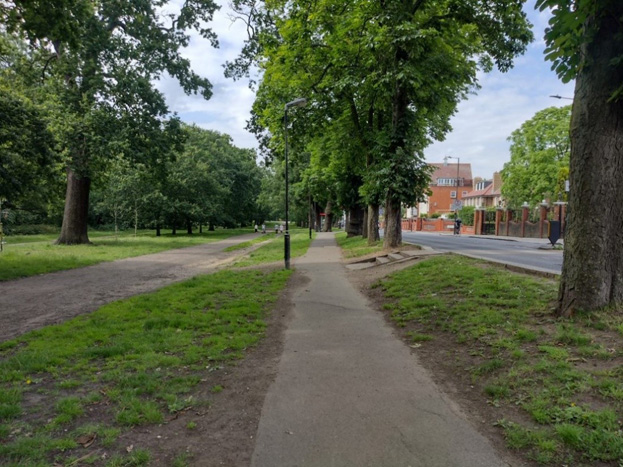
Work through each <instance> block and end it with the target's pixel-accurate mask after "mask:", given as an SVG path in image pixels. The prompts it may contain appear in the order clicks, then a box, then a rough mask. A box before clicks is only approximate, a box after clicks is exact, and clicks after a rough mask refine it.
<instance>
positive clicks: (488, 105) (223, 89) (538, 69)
mask: <svg viewBox="0 0 623 467" xmlns="http://www.w3.org/2000/svg"><path fill="white" fill-rule="evenodd" d="M217 1H218V3H219V4H220V5H221V6H222V7H221V10H220V11H219V12H217V13H216V14H215V17H214V21H213V22H212V23H211V24H210V27H211V28H212V30H213V31H214V32H215V33H216V34H217V35H218V38H219V42H220V47H219V48H218V49H215V48H213V47H212V46H211V45H210V43H209V42H208V41H205V40H203V39H201V38H200V37H197V36H193V38H192V40H191V42H190V45H189V47H188V48H186V49H185V50H184V52H183V55H184V56H185V57H186V58H188V59H189V60H190V61H191V64H192V67H193V69H194V70H195V72H196V73H198V74H199V75H201V76H204V77H207V78H208V79H209V80H210V82H211V83H212V85H213V96H212V98H211V99H210V100H207V101H206V100H205V99H203V98H202V97H200V96H198V95H191V96H186V95H185V94H184V92H183V91H182V89H181V88H180V87H179V85H178V84H177V82H176V81H175V80H173V79H171V78H169V77H164V78H163V79H161V80H160V81H159V82H158V83H157V87H158V89H159V90H160V91H161V92H163V94H164V95H165V97H166V99H167V103H168V105H169V107H170V110H171V111H172V112H176V113H177V114H178V115H179V116H180V118H181V119H182V120H183V121H185V122H187V123H194V124H196V125H197V126H200V127H202V128H206V129H210V130H216V131H219V132H221V133H226V134H228V135H230V136H231V137H232V139H233V143H234V145H236V146H238V147H241V148H257V142H256V140H255V137H254V136H253V135H252V134H251V133H249V132H247V131H246V130H245V129H244V127H245V125H246V121H247V120H248V119H249V118H250V111H251V106H252V104H253V100H254V93H253V91H252V90H251V89H249V86H248V81H247V80H240V81H233V80H231V79H228V78H225V76H224V74H223V70H224V69H223V64H224V63H225V62H226V61H227V60H233V59H235V57H236V56H237V55H238V53H239V52H240V49H241V48H242V44H243V41H244V39H245V37H246V29H245V26H244V24H243V23H242V22H241V21H237V22H234V23H232V20H231V13H230V11H229V9H228V7H227V1H226V0H217ZM177 2H178V3H179V0H177ZM174 3H175V2H174ZM524 10H525V11H526V12H527V14H528V18H529V19H530V22H531V23H532V24H533V32H534V36H535V40H534V42H532V43H531V44H530V45H529V46H528V50H527V51H526V53H525V54H524V55H523V56H520V57H517V58H516V59H515V67H514V68H513V69H512V70H510V71H509V72H507V73H500V72H498V71H493V72H491V73H488V74H484V73H481V74H480V75H479V83H480V86H481V89H480V90H479V91H478V92H477V94H476V95H470V96H469V98H468V99H467V100H465V101H463V102H461V103H460V104H459V106H458V109H457V112H456V114H455V115H454V117H452V119H451V121H450V123H451V125H452V127H453V130H452V132H450V133H448V135H447V136H446V139H445V141H443V142H435V143H433V144H432V145H431V146H429V148H428V149H427V150H425V156H426V160H427V161H428V162H443V158H444V156H450V157H454V158H457V157H458V158H459V159H460V162H461V164H463V163H470V164H471V167H472V175H473V176H474V177H482V178H485V179H490V178H491V177H492V175H493V172H495V171H499V170H501V169H502V168H503V166H504V163H505V162H508V161H509V160H510V153H509V142H508V141H507V138H508V137H509V136H510V134H511V133H512V132H513V131H514V130H516V129H517V128H519V127H520V126H521V124H522V123H523V122H525V121H526V120H528V119H530V118H532V117H533V116H534V114H535V113H536V112H538V111H540V110H543V109H545V108H547V107H551V106H563V105H568V104H569V103H570V102H571V101H570V100H559V99H554V98H551V97H550V96H551V95H560V96H564V97H572V96H573V83H568V84H563V83H562V82H561V81H560V80H559V79H558V78H557V76H556V74H555V73H554V72H553V71H551V69H550V68H551V63H550V62H546V61H545V59H544V55H543V50H544V48H545V43H544V41H543V32H544V30H545V27H546V26H547V21H548V19H549V14H548V13H547V12H543V13H540V12H538V11H536V10H535V9H534V0H528V1H527V2H526V4H525V6H524ZM448 162H449V163H450V164H453V163H454V164H455V163H456V159H449V161H448Z"/></svg>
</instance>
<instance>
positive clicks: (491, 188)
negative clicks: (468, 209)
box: [463, 172, 502, 208]
mask: <svg viewBox="0 0 623 467" xmlns="http://www.w3.org/2000/svg"><path fill="white" fill-rule="evenodd" d="M501 189H502V177H500V173H499V172H493V180H479V179H478V178H477V179H476V182H475V183H474V191H471V192H469V193H468V194H467V195H466V196H465V197H464V200H463V206H474V207H483V208H490V207H494V206H501V204H502V192H501Z"/></svg>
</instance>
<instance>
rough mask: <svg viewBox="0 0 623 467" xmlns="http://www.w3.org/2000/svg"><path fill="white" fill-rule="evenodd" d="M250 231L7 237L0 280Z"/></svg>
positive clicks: (208, 240)
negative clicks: (81, 238) (75, 238)
mask: <svg viewBox="0 0 623 467" xmlns="http://www.w3.org/2000/svg"><path fill="white" fill-rule="evenodd" d="M250 232H253V230H252V229H219V230H216V231H214V232H204V233H202V234H198V233H196V234H193V235H187V234H185V233H184V234H179V233H178V234H177V235H171V234H163V235H162V236H161V237H156V235H155V232H154V231H139V234H138V235H137V236H136V237H135V236H134V232H133V231H131V232H125V233H123V234H121V235H119V236H118V237H117V238H115V235H114V233H112V232H97V231H93V232H89V237H90V239H91V241H92V244H91V245H72V246H66V245H53V244H52V242H53V241H54V240H55V239H56V238H57V237H58V236H57V235H26V236H15V237H7V244H6V245H4V251H3V252H2V253H1V254H0V264H1V265H2V267H1V268H0V281H6V280H11V279H16V278H18V277H28V276H34V275H37V274H44V273H48V272H54V271H61V270H65V269H73V268H79V267H83V266H89V265H92V264H97V263H101V262H104V261H114V260H117V259H122V258H128V257H131V256H140V255H146V254H149V253H157V252H159V251H164V250H170V249H173V248H182V247H186V246H192V245H198V244H201V243H208V242H215V241H218V240H223V239H225V238H228V237H231V236H234V235H240V234H243V233H250Z"/></svg>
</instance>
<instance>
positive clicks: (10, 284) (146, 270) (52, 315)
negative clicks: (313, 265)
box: [0, 234, 258, 342]
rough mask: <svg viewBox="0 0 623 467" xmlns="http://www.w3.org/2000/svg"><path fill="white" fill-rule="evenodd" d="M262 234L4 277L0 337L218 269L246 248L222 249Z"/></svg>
mask: <svg viewBox="0 0 623 467" xmlns="http://www.w3.org/2000/svg"><path fill="white" fill-rule="evenodd" d="M257 235H258V234H247V235H240V236H236V237H231V238H228V239H225V240H221V241H219V242H213V243H206V244H203V245H197V246H192V247H188V248H179V249H176V250H168V251H163V252H160V253H154V254H151V255H145V256H137V257H134V258H126V259H122V260H119V261H113V262H109V263H100V264H96V265H93V266H88V267H85V268H79V269H72V270H69V271H60V272H54V273H51V274H43V275H40V276H34V277H27V278H24V279H18V280H14V281H7V282H0V342H1V341H5V340H8V339H12V338H14V337H16V336H19V335H21V334H23V333H25V332H27V331H31V330H33V329H38V328H41V327H43V326H48V325H50V324H57V323H61V322H63V321H66V320H68V319H70V318H73V317H75V316H77V315H80V314H83V313H89V312H91V311H95V310H96V309H98V308H99V307H101V306H102V305H105V304H106V303H109V302H112V301H115V300H120V299H122V298H127V297H130V296H132V295H136V294H140V293H145V292H151V291H153V290H156V289H159V288H161V287H164V286H165V285H168V284H171V283H173V282H179V281H182V280H184V279H188V278H191V277H193V276H196V275H198V274H204V273H207V272H209V271H213V270H215V269H216V268H217V267H219V266H222V265H223V264H226V263H228V262H230V261H231V260H233V259H234V258H235V257H237V256H239V255H240V254H241V253H242V252H243V251H244V250H238V251H233V252H224V251H223V250H225V249H226V248H227V247H229V246H232V245H236V244H238V243H242V242H245V241H248V240H250V239H252V238H255V237H256V236H257Z"/></svg>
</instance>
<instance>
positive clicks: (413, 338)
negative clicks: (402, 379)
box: [377, 255, 623, 465]
mask: <svg viewBox="0 0 623 467" xmlns="http://www.w3.org/2000/svg"><path fill="white" fill-rule="evenodd" d="M377 286H380V287H381V288H382V291H383V294H384V297H385V298H386V300H387V301H386V303H385V305H384V308H385V309H386V310H388V311H389V313H390V314H391V319H392V320H393V321H394V322H395V323H396V324H397V325H398V326H399V327H402V328H404V332H405V338H406V339H408V340H410V342H411V344H412V347H414V348H416V349H418V350H417V351H418V352H420V353H421V358H422V360H423V361H425V362H428V365H429V366H430V367H431V368H432V369H433V371H434V372H436V373H438V372H443V373H444V374H445V375H446V376H445V377H446V379H449V380H451V381H453V387H457V388H460V387H463V388H466V394H467V392H470V393H471V392H473V389H472V390H471V391H470V389H469V388H470V386H471V387H475V388H476V389H477V390H478V391H479V393H480V398H481V399H480V406H481V409H482V411H483V414H485V415H486V416H487V417H488V418H489V419H490V420H492V422H495V424H496V425H497V426H498V427H499V428H500V429H501V430H502V432H503V435H504V437H505V439H506V443H507V445H508V447H509V448H511V449H513V450H516V451H517V452H518V453H519V454H520V455H522V456H525V457H526V458H527V459H530V460H533V461H536V462H537V463H539V464H551V465H593V464H594V463H598V462H601V463H603V464H600V465H621V462H622V461H623V348H622V345H621V335H622V334H623V315H622V314H621V313H620V311H618V312H613V311H604V312H599V313H592V314H590V315H586V316H578V317H576V318H575V319H572V320H562V319H559V318H557V317H556V316H555V315H554V314H553V311H552V310H553V304H554V302H555V298H556V290H557V283H556V282H555V281H550V280H544V279H541V278H532V277H528V276H525V275H520V274H514V273H510V272H508V271H504V270H502V269H500V268H499V267H496V266H492V265H488V264H487V263H482V262H478V261H474V260H470V259H468V258H463V257H457V256H453V255H449V256H443V257H434V258H430V259H426V260H423V261H422V262H420V263H418V264H417V265H415V266H413V267H410V268H408V269H405V270H402V271H400V272H397V273H395V274H393V275H391V276H388V277H387V278H386V279H385V280H383V281H381V282H379V283H378V284H377Z"/></svg>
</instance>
